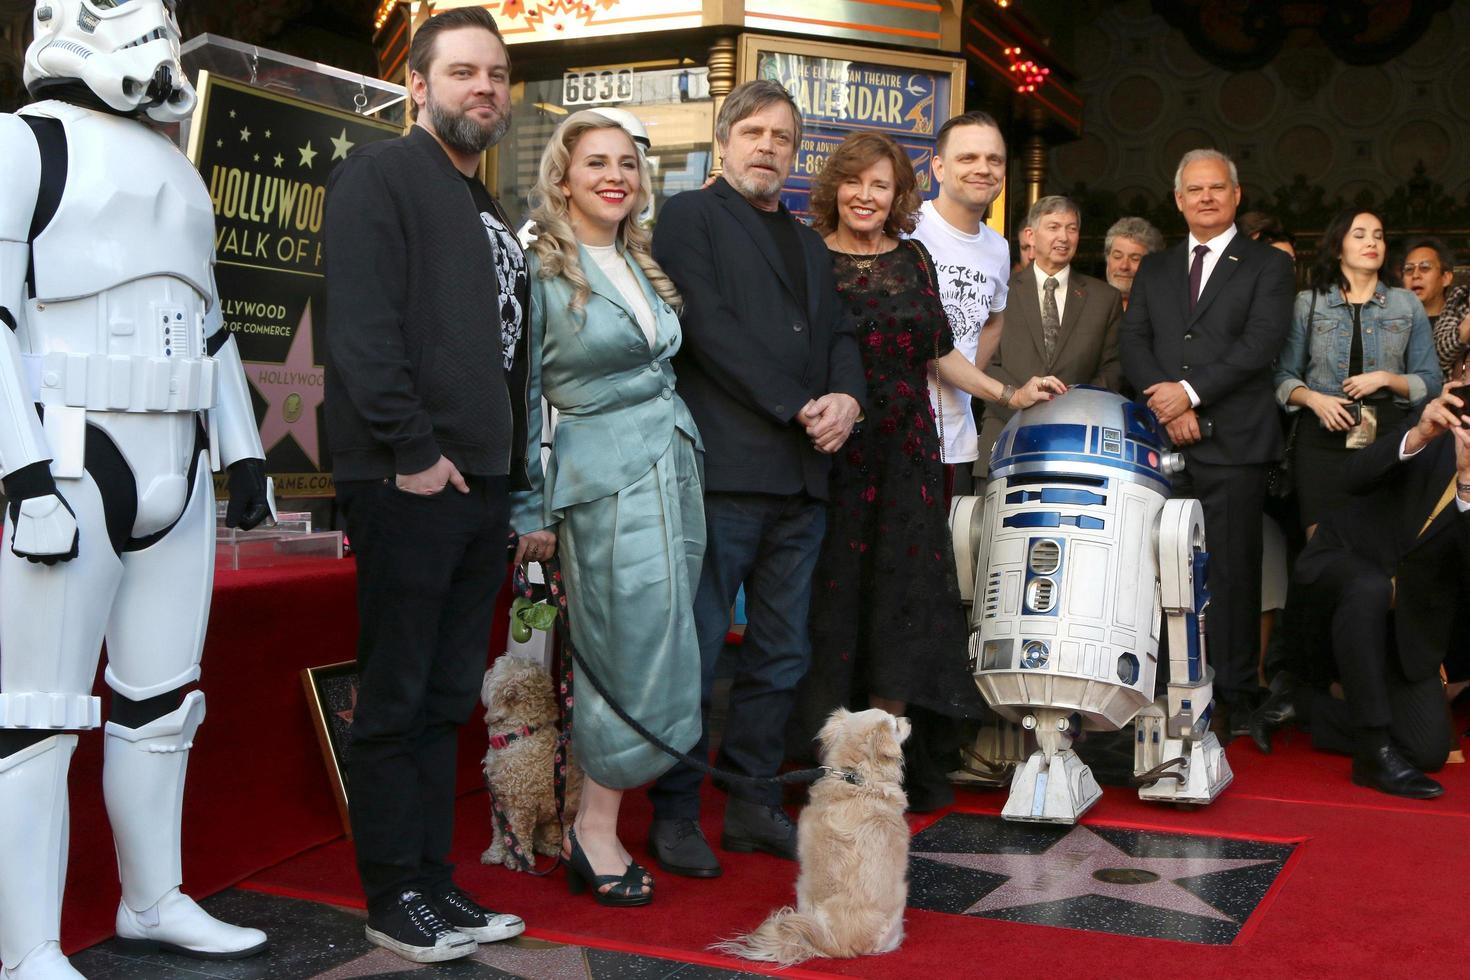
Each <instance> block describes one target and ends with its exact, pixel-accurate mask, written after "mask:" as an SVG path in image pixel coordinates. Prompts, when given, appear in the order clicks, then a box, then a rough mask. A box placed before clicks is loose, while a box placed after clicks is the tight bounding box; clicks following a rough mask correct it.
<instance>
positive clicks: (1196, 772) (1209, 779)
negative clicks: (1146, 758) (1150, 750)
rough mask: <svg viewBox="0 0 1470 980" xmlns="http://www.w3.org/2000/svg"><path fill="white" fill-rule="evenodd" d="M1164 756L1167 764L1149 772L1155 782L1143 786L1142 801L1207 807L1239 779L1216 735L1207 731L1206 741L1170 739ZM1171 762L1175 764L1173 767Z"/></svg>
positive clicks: (1165, 746) (1167, 739) (1166, 740)
mask: <svg viewBox="0 0 1470 980" xmlns="http://www.w3.org/2000/svg"><path fill="white" fill-rule="evenodd" d="M1162 755H1163V757H1164V759H1165V760H1166V761H1165V762H1164V763H1163V764H1161V765H1159V766H1157V767H1155V768H1154V769H1152V770H1149V771H1148V775H1149V776H1150V778H1153V779H1154V781H1153V782H1151V783H1150V784H1148V785H1145V786H1141V787H1139V790H1138V798H1139V799H1141V800H1156V801H1160V802H1164V803H1197V804H1205V803H1209V802H1211V801H1213V800H1214V799H1215V797H1217V796H1219V795H1220V793H1221V792H1223V791H1224V789H1225V787H1226V786H1229V785H1230V781H1231V780H1232V779H1234V778H1235V773H1234V772H1232V771H1231V769H1230V763H1229V762H1227V761H1225V750H1224V749H1223V748H1221V747H1220V740H1219V738H1217V737H1216V736H1215V733H1214V732H1206V733H1205V735H1204V737H1203V738H1200V739H1196V740H1193V741H1191V742H1188V743H1186V742H1185V741H1184V740H1183V739H1174V738H1166V739H1164V741H1163V751H1162ZM1169 761H1174V762H1175V764H1173V765H1169ZM1139 775H1140V776H1142V775H1144V773H1140V774H1139Z"/></svg>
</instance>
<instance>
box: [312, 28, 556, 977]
mask: <svg viewBox="0 0 1470 980" xmlns="http://www.w3.org/2000/svg"><path fill="white" fill-rule="evenodd" d="M408 64H409V90H410V94H411V95H412V97H413V101H414V105H415V106H416V108H417V124H416V125H415V126H414V127H413V128H412V129H411V130H410V131H409V133H408V135H406V136H403V137H401V138H399V139H395V140H385V141H383V142H379V143H373V144H371V145H367V146H363V147H360V148H358V149H357V150H355V151H353V152H352V153H351V154H350V155H349V156H348V157H347V159H346V160H345V161H344V162H343V163H342V164H341V165H340V166H339V167H338V168H337V169H336V171H334V172H333V174H332V178H331V182H330V183H329V185H328V188H327V214H326V260H327V321H326V322H327V348H328V357H327V364H326V421H327V432H328V435H329V437H330V441H331V448H332V473H333V476H334V477H335V479H336V484H337V499H338V502H339V503H340V504H341V507H342V511H343V513H344V514H345V515H346V520H347V532H348V534H349V536H350V537H351V540H352V545H353V548H354V549H355V550H356V552H357V595H358V617H359V620H360V623H361V635H360V638H359V640H358V654H357V656H358V661H357V662H358V694H357V704H356V708H355V711H354V714H353V720H352V753H351V758H350V759H349V762H348V782H349V784H350V785H351V787H352V794H351V802H350V805H349V812H350V816H351V819H352V831H353V838H354V841H355V844H356V847H357V865H358V872H359V874H360V875H361V877H362V884H363V890H364V891H365V892H366V894H367V903H368V921H367V937H368V939H369V940H370V941H372V942H374V943H376V944H377V945H379V946H382V947H384V948H385V949H389V950H392V951H393V952H394V953H397V954H398V955H399V956H402V957H403V958H405V959H408V960H412V961H414V962H419V963H433V962H439V961H442V960H450V959H457V958H460V957H463V956H468V955H470V954H472V953H474V951H475V949H476V943H477V942H493V941H495V940H499V939H508V938H510V937H511V936H515V935H519V934H520V933H521V931H522V930H523V929H524V928H525V925H524V923H522V922H521V920H520V919H519V918H517V917H516V916H513V915H503V914H497V913H494V912H490V911H488V910H486V909H484V908H481V907H480V906H479V905H478V904H477V903H476V902H475V901H474V900H473V899H472V898H470V897H469V896H468V895H466V894H465V893H464V892H462V891H460V890H459V889H458V888H457V887H455V884H454V880H453V877H452V874H453V870H454V869H453V867H452V866H451V865H450V863H449V848H450V842H451V838H452V836H453V823H454V789H455V754H456V743H457V738H458V729H459V726H460V724H461V723H463V722H464V721H465V720H466V719H467V718H468V717H469V715H470V713H471V711H472V710H473V709H474V707H475V703H476V698H477V696H478V694H479V689H480V678H481V675H482V674H483V673H484V670H485V659H486V651H487V650H488V648H489V645H490V625H491V617H492V615H493V612H494V605H495V604H494V602H493V597H494V596H495V594H496V593H497V592H498V591H499V589H500V586H501V582H502V579H503V578H504V575H505V567H506V541H507V539H508V535H509V533H510V524H509V500H508V492H509V491H510V490H516V489H526V488H527V487H528V486H529V483H528V482H527V480H526V461H525V447H526V408H527V404H528V401H529V399H531V398H537V397H539V393H537V392H535V391H532V390H530V388H529V385H528V381H527V355H526V340H525V332H524V330H523V327H524V313H525V310H526V308H527V303H528V296H529V292H528V289H527V279H526V260H525V256H524V254H523V253H522V252H521V249H520V246H519V245H518V244H517V243H516V240H515V237H514V236H513V235H512V233H511V224H510V221H509V220H508V219H507V218H506V216H505V214H504V212H503V211H501V209H500V206H499V205H498V204H497V203H496V201H495V200H494V199H493V198H492V197H491V196H490V193H489V192H488V191H487V190H486V189H485V187H484V185H483V184H481V183H480V182H479V181H478V180H476V179H475V174H476V172H477V170H478V167H479V163H480V155H481V154H482V153H483V152H484V151H485V149H486V147H488V146H491V145H493V144H494V143H496V142H497V141H499V140H500V138H501V137H503V136H504V135H505V133H506V130H507V129H509V127H510V58H509V55H508V54H507V52H506V48H505V43H504V41H503V40H502V39H501V37H500V32H499V30H498V29H497V28H496V25H495V21H494V19H493V18H492V17H491V16H490V15H489V14H488V13H486V12H485V11H484V10H483V9H482V8H479V7H463V8H457V9H453V10H449V11H446V12H445V13H442V14H439V15H437V16H435V17H432V18H430V19H429V20H427V21H425V22H424V24H423V25H422V26H420V27H419V29H418V31H417V32H416V33H415V34H414V37H413V42H412V45H411V46H410V49H409V56H408ZM553 546H554V544H553V541H552V540H551V536H550V535H549V534H547V533H544V532H538V533H537V534H531V535H527V536H526V537H525V538H523V539H522V541H521V545H520V550H519V552H518V554H517V555H516V558H517V560H518V561H519V560H520V559H521V558H522V557H524V556H527V555H529V557H531V558H545V557H549V556H550V553H551V548H552V547H553Z"/></svg>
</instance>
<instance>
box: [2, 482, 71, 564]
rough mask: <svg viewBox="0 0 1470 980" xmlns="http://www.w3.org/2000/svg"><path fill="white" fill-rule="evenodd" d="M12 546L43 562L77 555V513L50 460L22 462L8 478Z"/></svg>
mask: <svg viewBox="0 0 1470 980" xmlns="http://www.w3.org/2000/svg"><path fill="white" fill-rule="evenodd" d="M5 496H6V497H7V498H8V499H9V501H10V503H9V511H10V513H9V518H10V527H11V533H10V550H11V551H13V552H15V554H16V555H17V556H18V557H21V558H24V559H26V560H28V561H32V562H38V563H40V564H42V565H54V564H56V563H57V562H59V561H71V560H72V559H73V558H75V557H76V556H77V517H76V512H75V511H73V510H72V509H71V505H70V504H68V503H67V502H66V498H65V497H63V496H62V495H61V491H60V490H57V489H56V480H55V478H54V477H52V475H51V464H50V461H49V460H42V461H41V462H39V463H32V464H30V465H29V466H22V467H21V468H20V469H18V470H16V471H15V472H14V473H11V474H10V475H9V476H7V477H6V478H5Z"/></svg>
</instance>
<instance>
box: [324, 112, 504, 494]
mask: <svg viewBox="0 0 1470 980" xmlns="http://www.w3.org/2000/svg"><path fill="white" fill-rule="evenodd" d="M492 203H493V202H492ZM495 209H496V212H497V214H498V217H499V218H500V222H501V224H503V225H504V226H505V227H506V229H507V230H508V231H510V232H512V233H513V232H514V230H515V226H514V225H512V224H511V223H510V219H509V218H507V217H506V216H505V212H504V211H502V210H501V209H500V206H499V204H498V203H497V204H495ZM325 239H326V274H327V303H326V311H325V312H326V340H327V349H326V357H325V358H324V360H325V362H326V364H325V367H326V398H325V403H324V404H325V407H324V411H323V414H324V416H325V418H326V423H327V435H328V439H329V442H330V445H331V453H332V471H333V473H334V475H335V476H336V478H337V479H338V480H364V479H382V478H385V477H390V476H392V475H393V474H394V473H417V472H419V471H421V470H425V469H428V468H429V467H430V466H432V465H434V463H435V462H437V461H438V459H439V456H440V454H443V455H444V456H446V457H448V459H449V460H450V461H451V462H452V463H454V465H455V467H457V468H458V469H459V471H460V472H462V473H464V474H466V475H469V474H474V475H479V476H498V475H500V474H504V473H507V461H509V467H508V472H509V476H510V487H511V489H513V490H523V489H527V488H529V487H530V482H529V481H528V480H527V472H526V445H527V441H526V418H527V409H528V408H529V399H530V397H531V393H530V389H529V384H530V371H529V361H528V359H527V351H526V348H527V344H528V341H527V337H528V336H529V334H530V330H529V329H528V327H529V325H528V324H527V323H526V320H527V318H529V316H530V289H529V288H526V287H522V288H518V289H517V295H516V297H515V302H516V303H517V304H518V305H519V307H520V310H521V318H522V319H521V332H520V334H519V336H518V337H517V338H516V339H515V347H514V354H513V360H512V363H511V368H510V370H509V371H507V370H505V368H504V361H503V357H504V348H503V346H502V344H503V342H504V340H506V339H508V338H502V337H501V318H500V307H501V301H502V297H501V295H500V282H499V276H498V275H497V272H496V267H495V257H494V253H493V250H492V248H491V245H490V239H489V237H488V236H487V234H486V230H485V225H484V223H483V222H482V221H481V220H480V209H479V208H478V207H476V206H475V200H474V197H473V196H472V195H471V193H470V189H469V185H468V184H467V183H466V182H465V179H464V176H463V175H462V174H461V173H460V172H459V171H458V170H456V169H455V168H454V165H453V164H452V163H451V162H450V160H449V155H448V154H447V153H445V152H444V149H443V148H442V147H441V146H440V145H439V144H438V142H437V141H436V140H435V139H434V137H433V136H431V135H430V134H429V133H428V131H427V130H425V129H424V128H423V127H421V126H415V127H413V128H412V129H410V130H409V132H408V135H406V136H401V137H399V138H397V139H391V140H381V141H379V142H377V143H369V144H367V145H364V146H360V147H358V148H357V149H355V150H353V151H352V152H351V153H349V154H348V155H347V159H345V160H343V161H342V163H341V164H340V165H338V167H337V168H336V169H335V170H333V171H332V176H331V178H330V180H329V181H328V182H327V204H326V224H325ZM508 245H509V246H510V247H515V248H518V247H519V246H518V245H516V244H515V242H514V241H513V240H510V241H508ZM507 393H508V394H509V398H508V399H507V397H506V394H507Z"/></svg>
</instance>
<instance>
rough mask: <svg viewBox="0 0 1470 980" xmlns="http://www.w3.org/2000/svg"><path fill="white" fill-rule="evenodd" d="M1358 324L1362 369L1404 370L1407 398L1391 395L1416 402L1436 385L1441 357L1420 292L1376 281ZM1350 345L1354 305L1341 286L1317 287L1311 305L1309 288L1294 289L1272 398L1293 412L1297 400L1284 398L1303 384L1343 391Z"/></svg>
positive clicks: (1325, 391) (1324, 391)
mask: <svg viewBox="0 0 1470 980" xmlns="http://www.w3.org/2000/svg"><path fill="white" fill-rule="evenodd" d="M1309 310H1310V311H1311V316H1312V322H1311V323H1310V324H1308V323H1307V314H1308V311H1309ZM1362 330H1363V372H1364V373H1365V374H1366V373H1367V372H1369V371H1389V372H1392V373H1393V374H1403V375H1407V376H1408V379H1409V397H1408V399H1407V400H1405V399H1403V398H1399V397H1398V396H1397V395H1395V396H1394V401H1396V402H1398V403H1399V404H1400V405H1403V406H1405V407H1407V406H1410V405H1418V404H1419V403H1420V402H1423V401H1424V400H1425V398H1427V397H1429V396H1430V395H1432V394H1436V393H1437V392H1438V391H1439V386H1440V384H1441V383H1442V377H1441V375H1440V370H1439V360H1438V358H1437V357H1436V356H1435V353H1434V338H1433V336H1432V335H1431V333H1430V328H1429V318H1428V317H1427V316H1425V315H1424V306H1423V304H1422V303H1420V302H1419V297H1417V296H1415V295H1414V294H1413V293H1411V292H1409V291H1408V290H1407V289H1398V288H1395V287H1392V286H1385V285H1384V284H1383V283H1382V282H1379V283H1378V288H1377V289H1376V290H1374V292H1373V298H1372V299H1370V300H1369V301H1368V302H1367V303H1364V304H1363V316H1362ZM1352 347H1353V309H1352V306H1350V305H1349V304H1348V301H1347V300H1346V299H1345V298H1344V297H1343V295H1342V290H1340V289H1333V290H1331V291H1329V292H1326V293H1318V294H1317V304H1316V308H1315V309H1312V291H1311V290H1310V289H1304V290H1302V291H1301V292H1300V293H1297V295H1296V307H1295V309H1294V310H1293V312H1292V317H1291V330H1290V332H1289V333H1288V334H1287V336H1286V344H1285V346H1283V347H1282V348H1281V354H1280V355H1279V356H1278V357H1277V358H1276V400H1277V401H1278V402H1280V403H1281V404H1282V405H1284V406H1286V410H1287V411H1288V412H1294V411H1296V410H1297V409H1299V408H1300V407H1301V406H1300V405H1287V403H1286V399H1287V398H1288V397H1289V396H1290V395H1291V393H1292V392H1293V391H1295V390H1296V389H1297V388H1300V387H1302V386H1306V387H1308V388H1310V389H1312V390H1313V391H1317V392H1321V393H1322V394H1324V395H1341V394H1342V384H1343V382H1344V381H1346V380H1347V379H1348V358H1349V356H1350V355H1351V353H1352Z"/></svg>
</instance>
